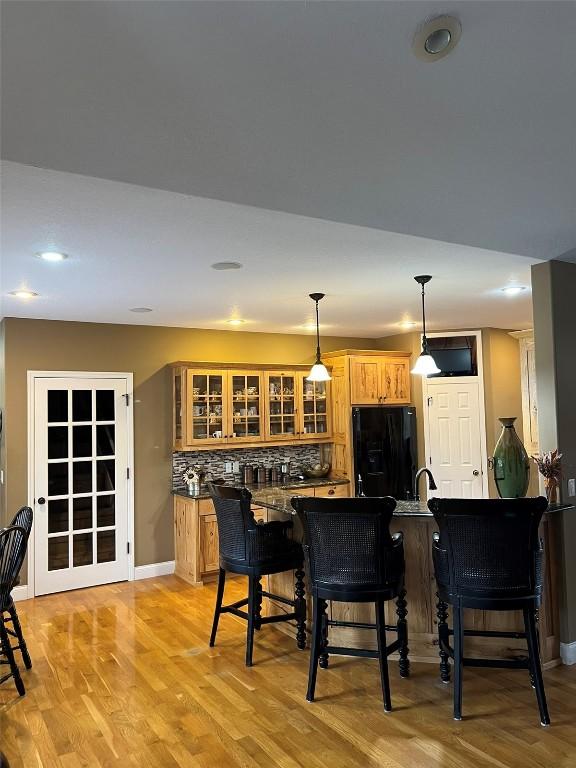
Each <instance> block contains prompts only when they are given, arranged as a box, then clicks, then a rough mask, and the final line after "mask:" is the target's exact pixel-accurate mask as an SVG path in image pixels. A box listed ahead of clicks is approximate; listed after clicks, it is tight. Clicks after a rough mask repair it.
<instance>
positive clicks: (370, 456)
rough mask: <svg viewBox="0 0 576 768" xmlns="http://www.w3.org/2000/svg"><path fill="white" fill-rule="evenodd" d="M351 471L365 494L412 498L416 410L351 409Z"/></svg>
mask: <svg viewBox="0 0 576 768" xmlns="http://www.w3.org/2000/svg"><path fill="white" fill-rule="evenodd" d="M352 430H353V440H354V473H355V478H356V484H357V487H358V476H359V475H360V477H361V478H362V486H363V491H364V494H365V495H366V496H393V497H394V498H395V499H411V498H412V496H413V489H414V476H415V474H416V462H417V453H416V411H415V409H414V408H413V407H409V406H408V407H404V408H394V407H392V406H374V407H371V408H353V409H352Z"/></svg>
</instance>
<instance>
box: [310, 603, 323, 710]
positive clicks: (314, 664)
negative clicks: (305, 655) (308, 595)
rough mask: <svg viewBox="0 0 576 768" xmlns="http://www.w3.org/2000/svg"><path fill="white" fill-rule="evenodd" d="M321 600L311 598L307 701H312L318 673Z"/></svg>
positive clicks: (320, 638)
mask: <svg viewBox="0 0 576 768" xmlns="http://www.w3.org/2000/svg"><path fill="white" fill-rule="evenodd" d="M322 602H323V601H322V600H320V599H319V598H317V597H316V596H314V598H313V599H312V642H311V646H310V667H309V669H308V691H307V693H306V700H307V701H314V691H315V690H316V675H317V673H318V661H319V658H320V647H321V644H322V606H321V603H322Z"/></svg>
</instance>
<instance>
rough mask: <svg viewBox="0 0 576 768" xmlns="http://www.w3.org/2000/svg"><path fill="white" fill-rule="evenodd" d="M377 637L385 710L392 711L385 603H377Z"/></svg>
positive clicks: (378, 601) (379, 601)
mask: <svg viewBox="0 0 576 768" xmlns="http://www.w3.org/2000/svg"><path fill="white" fill-rule="evenodd" d="M375 605H376V637H377V640H378V661H379V663H380V682H381V683H382V697H383V699H384V710H385V711H386V712H390V711H391V710H392V702H391V700H390V679H389V677H388V653H387V651H386V621H385V619H384V601H383V600H377V601H376V604H375Z"/></svg>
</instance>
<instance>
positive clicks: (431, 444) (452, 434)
mask: <svg viewBox="0 0 576 768" xmlns="http://www.w3.org/2000/svg"><path fill="white" fill-rule="evenodd" d="M478 389H479V388H478V382H477V381H475V380H472V381H462V382H446V383H444V382H443V381H440V380H436V381H435V382H434V384H429V386H428V390H427V392H428V398H427V410H428V456H427V461H428V467H429V468H430V470H431V471H432V474H433V475H434V479H435V481H436V485H437V486H438V490H437V491H434V492H431V494H430V495H432V496H440V497H442V498H483V497H484V496H485V495H486V483H485V482H484V474H483V473H484V460H483V458H484V451H483V439H482V438H483V432H484V425H483V423H482V421H483V411H482V412H481V408H480V402H479V391H478Z"/></svg>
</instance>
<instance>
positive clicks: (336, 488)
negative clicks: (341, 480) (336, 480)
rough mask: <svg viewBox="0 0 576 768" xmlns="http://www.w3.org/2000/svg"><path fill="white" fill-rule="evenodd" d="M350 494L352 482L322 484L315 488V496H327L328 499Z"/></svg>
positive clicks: (341, 497) (344, 496) (345, 496)
mask: <svg viewBox="0 0 576 768" xmlns="http://www.w3.org/2000/svg"><path fill="white" fill-rule="evenodd" d="M349 495H350V484H349V483H345V484H338V485H336V484H334V485H321V486H318V487H317V488H314V496H325V497H326V498H328V499H345V498H348V496H349Z"/></svg>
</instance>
